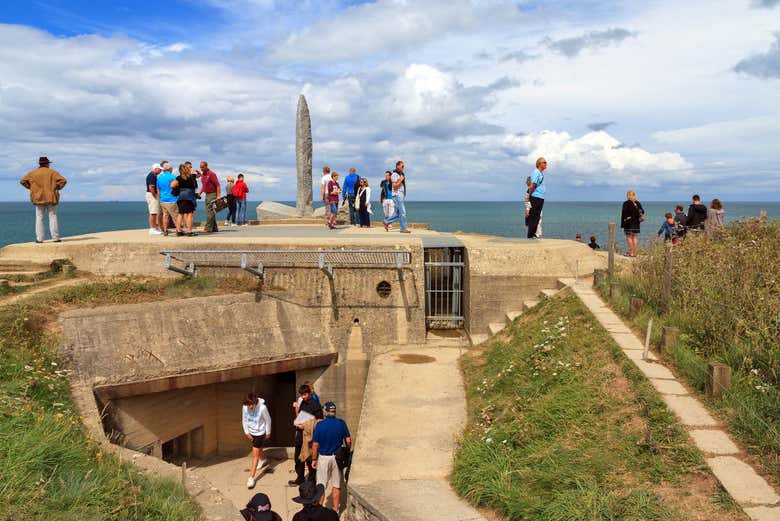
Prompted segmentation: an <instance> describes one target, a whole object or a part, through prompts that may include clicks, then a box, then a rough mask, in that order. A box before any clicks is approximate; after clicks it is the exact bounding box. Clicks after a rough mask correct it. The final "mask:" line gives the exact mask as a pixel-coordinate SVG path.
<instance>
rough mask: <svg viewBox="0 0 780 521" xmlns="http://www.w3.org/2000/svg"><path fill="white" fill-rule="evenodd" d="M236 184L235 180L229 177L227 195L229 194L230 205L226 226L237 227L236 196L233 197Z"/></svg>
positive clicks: (226, 187) (226, 186)
mask: <svg viewBox="0 0 780 521" xmlns="http://www.w3.org/2000/svg"><path fill="white" fill-rule="evenodd" d="M234 184H235V179H233V176H232V175H229V176H228V178H227V183H226V184H225V193H226V194H227V196H226V197H227V203H228V214H227V217H225V226H235V225H236V196H234V195H233V186H234Z"/></svg>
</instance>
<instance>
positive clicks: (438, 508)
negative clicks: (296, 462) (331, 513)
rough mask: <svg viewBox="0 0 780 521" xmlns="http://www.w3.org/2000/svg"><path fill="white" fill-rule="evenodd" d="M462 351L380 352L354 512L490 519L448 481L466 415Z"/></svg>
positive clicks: (395, 520) (357, 461) (398, 520)
mask: <svg viewBox="0 0 780 521" xmlns="http://www.w3.org/2000/svg"><path fill="white" fill-rule="evenodd" d="M461 352H462V351H461V350H460V349H457V348H430V347H427V348H426V347H419V348H412V347H410V348H404V349H399V350H395V351H391V352H388V353H383V354H381V355H376V356H374V357H373V359H372V362H371V367H370V369H369V375H368V380H367V385H366V391H365V400H364V404H363V412H362V415H361V421H360V439H359V440H358V441H357V443H356V446H355V455H354V458H353V465H354V470H353V472H352V476H351V478H350V482H349V488H350V491H351V492H352V494H351V496H350V514H349V516H350V517H349V518H348V519H350V520H356V519H359V520H361V521H362V520H367V519H371V520H373V519H381V520H383V521H412V520H419V521H423V520H425V521H437V520H441V521H453V520H483V519H484V518H483V517H482V516H481V515H480V514H479V513H478V512H477V511H476V510H474V509H473V508H472V507H470V506H469V505H468V504H467V503H466V502H465V501H463V500H462V499H460V498H458V497H457V496H456V495H455V493H454V492H453V491H452V490H451V489H450V488H449V484H448V476H449V474H450V472H451V471H452V451H453V450H454V447H455V438H456V436H457V435H458V434H459V433H460V432H461V430H462V429H463V425H464V424H465V421H466V399H465V391H464V388H463V383H462V379H461V374H460V369H459V365H458V359H459V357H460V354H461ZM410 429H411V430H410ZM389 454H400V455H403V456H402V457H388V455H389ZM353 512H354V516H355V517H352V516H353Z"/></svg>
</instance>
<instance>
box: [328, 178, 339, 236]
mask: <svg viewBox="0 0 780 521" xmlns="http://www.w3.org/2000/svg"><path fill="white" fill-rule="evenodd" d="M339 194H341V185H340V184H339V173H338V172H333V173H332V174H330V181H328V204H329V205H330V217H328V228H330V229H331V230H332V229H334V228H335V227H336V217H337V216H338V213H339Z"/></svg>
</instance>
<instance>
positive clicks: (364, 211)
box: [355, 177, 371, 228]
mask: <svg viewBox="0 0 780 521" xmlns="http://www.w3.org/2000/svg"><path fill="white" fill-rule="evenodd" d="M355 204H356V205H357V207H358V219H359V221H360V227H361V228H370V227H371V217H370V216H369V212H370V211H371V187H370V186H368V179H366V178H365V177H361V178H360V183H359V185H358V189H357V193H356V194H355Z"/></svg>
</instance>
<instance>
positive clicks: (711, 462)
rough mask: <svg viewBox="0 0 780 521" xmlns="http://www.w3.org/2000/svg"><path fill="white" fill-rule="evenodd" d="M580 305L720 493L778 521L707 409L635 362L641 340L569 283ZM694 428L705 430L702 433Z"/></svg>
mask: <svg viewBox="0 0 780 521" xmlns="http://www.w3.org/2000/svg"><path fill="white" fill-rule="evenodd" d="M570 287H571V288H572V289H573V290H574V292H575V293H576V294H577V296H578V297H579V298H580V300H582V302H583V303H584V304H585V305H586V306H587V307H588V309H590V311H591V312H592V313H593V315H594V316H595V317H596V319H597V320H598V321H599V323H601V325H602V326H604V327H605V329H607V331H609V332H610V334H611V336H612V338H613V339H614V340H615V342H616V343H617V344H618V346H619V347H620V348H621V349H622V350H623V352H624V353H625V354H626V356H628V357H629V359H630V360H631V361H632V362H633V363H634V364H635V365H636V366H637V367H638V368H639V369H640V370H641V371H642V372H643V373H644V374H645V376H647V378H648V379H649V380H650V383H651V384H653V386H654V387H655V388H656V390H657V391H658V392H659V394H660V395H661V398H662V399H663V400H664V402H665V403H666V405H667V406H668V407H669V409H671V410H672V411H673V412H674V413H675V414H676V415H677V417H678V418H679V419H680V423H681V424H682V425H684V426H685V427H687V428H688V432H689V434H690V436H691V439H692V440H693V442H694V444H695V445H696V447H698V449H699V450H701V451H702V452H704V453H705V454H710V455H717V456H715V457H709V458H705V459H706V462H707V465H708V466H709V467H710V470H712V473H713V474H714V475H715V477H716V478H717V479H718V480H719V481H720V483H721V484H722V485H723V488H725V489H726V491H727V492H728V493H729V494H730V495H731V497H732V498H734V500H735V501H736V502H737V503H738V504H739V505H740V507H742V509H743V510H744V511H745V513H746V514H747V515H748V516H749V517H750V518H751V519H753V520H754V521H770V520H771V521H780V506H777V505H778V503H780V495H778V494H777V492H776V491H775V490H774V489H773V488H772V486H771V485H770V484H769V483H767V481H766V480H765V479H764V478H763V477H761V476H760V475H759V474H758V473H757V472H756V471H755V470H754V469H753V468H752V467H751V466H750V465H749V464H748V463H746V462H745V461H744V460H742V459H741V455H740V450H739V448H738V447H737V445H736V444H735V443H734V442H733V441H732V440H731V438H730V437H729V435H728V433H726V431H725V430H723V427H722V426H720V424H719V422H717V421H716V420H715V419H714V418H713V417H712V415H710V413H709V412H708V411H707V409H706V407H704V405H703V404H702V403H701V402H700V401H699V400H698V399H696V398H695V397H694V396H691V395H690V394H689V393H688V392H687V390H686V388H685V387H684V386H683V385H682V384H680V382H678V381H677V379H676V378H675V376H674V374H673V373H672V372H671V371H669V369H667V368H666V367H665V366H664V365H662V364H661V363H660V362H648V361H645V360H641V359H637V357H636V356H635V354H636V353H638V352H639V351H638V350H637V345H638V344H639V345H642V344H641V342H640V340H639V339H638V338H636V337H635V336H634V334H633V333H631V330H630V329H629V328H628V326H626V325H625V324H624V323H623V321H622V320H621V319H620V317H618V316H617V315H616V314H615V313H614V312H613V311H612V310H611V309H610V308H609V307H608V306H607V305H606V304H605V303H604V301H602V300H601V297H600V296H599V295H598V294H597V293H596V291H595V290H594V289H593V287H592V285H591V284H578V283H570ZM696 427H707V428H705V429H702V428H696Z"/></svg>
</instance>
